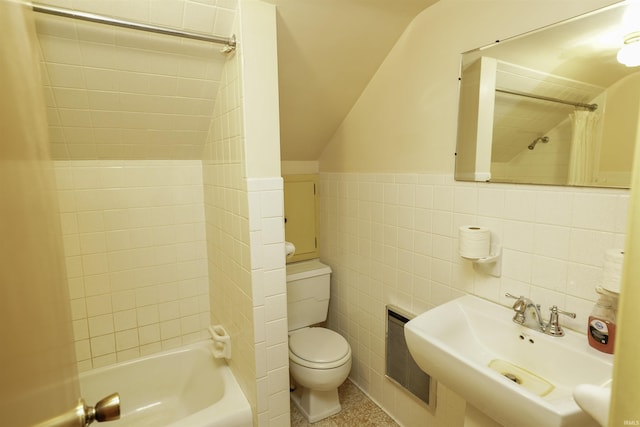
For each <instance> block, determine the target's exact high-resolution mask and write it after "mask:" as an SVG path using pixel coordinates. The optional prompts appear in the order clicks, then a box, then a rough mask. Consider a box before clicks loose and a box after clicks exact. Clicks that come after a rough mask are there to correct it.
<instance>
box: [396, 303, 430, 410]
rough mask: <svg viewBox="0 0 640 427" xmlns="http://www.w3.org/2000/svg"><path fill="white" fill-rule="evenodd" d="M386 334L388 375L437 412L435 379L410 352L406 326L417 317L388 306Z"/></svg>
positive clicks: (428, 407)
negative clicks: (424, 370) (405, 331)
mask: <svg viewBox="0 0 640 427" xmlns="http://www.w3.org/2000/svg"><path fill="white" fill-rule="evenodd" d="M386 310H387V323H386V334H385V337H386V338H385V346H386V349H385V365H386V371H385V376H386V377H387V378H389V379H390V380H391V381H393V382H394V383H396V384H398V385H399V386H400V387H402V388H404V389H405V390H407V391H408V392H409V393H411V394H413V395H414V396H415V397H416V398H418V399H419V400H421V401H422V402H424V404H425V405H426V406H427V409H429V411H431V412H433V411H435V409H436V380H434V379H433V378H431V377H430V376H429V375H428V374H426V373H425V372H423V371H422V370H421V369H420V368H419V367H418V365H417V364H416V362H415V361H414V360H413V357H411V354H410V353H409V348H408V347H407V342H406V341H405V338H404V325H405V323H407V322H408V321H409V320H411V319H412V318H413V317H414V315H412V314H410V313H407V312H406V311H404V310H402V309H400V308H398V307H395V306H393V305H387V306H386Z"/></svg>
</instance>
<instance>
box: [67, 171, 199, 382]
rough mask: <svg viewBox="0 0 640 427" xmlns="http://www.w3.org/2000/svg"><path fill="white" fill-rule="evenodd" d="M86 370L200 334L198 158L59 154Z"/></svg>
mask: <svg viewBox="0 0 640 427" xmlns="http://www.w3.org/2000/svg"><path fill="white" fill-rule="evenodd" d="M55 171H56V180H57V186H58V195H59V200H60V218H61V224H62V231H63V239H64V247H65V257H66V263H67V274H68V279H69V288H70V294H71V308H72V316H73V326H74V333H75V339H76V351H77V358H78V365H79V368H80V370H86V369H90V368H95V367H98V366H102V365H107V364H111V363H115V362H117V361H121V360H126V359H130V358H133V357H138V356H141V355H144V354H149V353H154V352H158V351H160V350H163V349H167V348H172V347H177V346H180V345H182V344H185V343H189V342H193V341H196V340H199V339H202V338H203V337H204V333H203V331H204V330H205V328H206V326H207V325H208V320H209V319H208V313H209V303H208V299H207V294H208V288H207V265H206V243H205V228H204V204H203V197H202V167H201V162H200V161H143V160H140V161H91V160H87V161H79V160H75V161H58V162H55Z"/></svg>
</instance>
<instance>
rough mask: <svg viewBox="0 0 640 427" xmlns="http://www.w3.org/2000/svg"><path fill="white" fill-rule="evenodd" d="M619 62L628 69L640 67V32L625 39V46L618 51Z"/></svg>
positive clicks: (628, 35)
mask: <svg viewBox="0 0 640 427" xmlns="http://www.w3.org/2000/svg"><path fill="white" fill-rule="evenodd" d="M617 58H618V62H619V63H621V64H624V65H626V66H627V67H638V66H640V31H636V32H634V33H629V34H627V35H626V36H625V37H624V46H622V48H620V50H619V51H618V57H617Z"/></svg>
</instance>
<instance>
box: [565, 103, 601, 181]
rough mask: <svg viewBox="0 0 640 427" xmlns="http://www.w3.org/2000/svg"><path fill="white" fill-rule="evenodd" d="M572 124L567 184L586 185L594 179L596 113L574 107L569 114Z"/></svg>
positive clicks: (597, 117)
mask: <svg viewBox="0 0 640 427" xmlns="http://www.w3.org/2000/svg"><path fill="white" fill-rule="evenodd" d="M569 117H570V118H571V125H572V138H571V155H570V158H569V177H568V184H569V185H586V184H590V183H593V182H594V181H595V178H596V176H595V174H596V156H595V155H596V136H597V132H596V130H597V125H598V119H599V116H598V114H596V113H594V112H591V111H588V110H581V109H576V110H575V111H574V112H573V113H571V114H569Z"/></svg>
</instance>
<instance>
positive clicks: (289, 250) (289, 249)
mask: <svg viewBox="0 0 640 427" xmlns="http://www.w3.org/2000/svg"><path fill="white" fill-rule="evenodd" d="M284 253H285V256H286V257H287V258H291V257H292V256H293V255H295V253H296V247H295V245H294V244H293V243H291V242H284Z"/></svg>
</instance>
